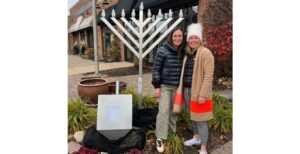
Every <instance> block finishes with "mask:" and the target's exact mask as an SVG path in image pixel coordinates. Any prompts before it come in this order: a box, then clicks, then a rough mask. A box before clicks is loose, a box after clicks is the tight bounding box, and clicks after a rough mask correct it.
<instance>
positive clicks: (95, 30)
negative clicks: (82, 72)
mask: <svg viewBox="0 0 300 154" xmlns="http://www.w3.org/2000/svg"><path fill="white" fill-rule="evenodd" d="M92 10H93V36H94V57H95V62H96V71H95V75H99V61H98V35H97V20H96V0H92Z"/></svg>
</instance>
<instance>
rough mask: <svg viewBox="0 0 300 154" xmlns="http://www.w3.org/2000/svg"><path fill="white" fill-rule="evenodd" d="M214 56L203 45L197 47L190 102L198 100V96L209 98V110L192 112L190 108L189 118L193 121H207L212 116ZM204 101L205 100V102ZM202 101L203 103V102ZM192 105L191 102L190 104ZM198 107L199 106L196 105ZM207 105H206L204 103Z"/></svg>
mask: <svg viewBox="0 0 300 154" xmlns="http://www.w3.org/2000/svg"><path fill="white" fill-rule="evenodd" d="M214 68H215V66H214V56H213V54H212V53H211V51H210V50H209V49H207V48H205V47H203V46H200V47H199V48H198V49H197V53H196V57H195V63H194V69H193V77H192V87H191V103H192V102H193V101H194V102H195V101H198V99H199V97H200V96H202V97H205V98H206V100H210V101H211V104H210V105H209V106H210V107H209V108H211V111H209V112H201V111H200V112H201V113H200V112H194V111H193V109H191V119H192V120H195V121H207V120H210V119H212V118H213V111H212V82H213V75H214ZM205 103H206V102H205ZM205 103H204V104H205ZM191 105H192V104H191ZM197 107H198V108H199V106H197ZM206 107H207V105H206Z"/></svg>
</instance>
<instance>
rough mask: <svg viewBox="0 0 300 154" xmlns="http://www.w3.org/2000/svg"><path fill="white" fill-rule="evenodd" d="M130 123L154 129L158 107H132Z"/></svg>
mask: <svg viewBox="0 0 300 154" xmlns="http://www.w3.org/2000/svg"><path fill="white" fill-rule="evenodd" d="M132 111H133V116H132V118H133V120H132V125H133V126H135V127H141V128H145V129H150V130H152V129H155V125H156V116H157V113H158V107H155V108H153V109H140V110H139V109H138V108H136V107H133V109H132Z"/></svg>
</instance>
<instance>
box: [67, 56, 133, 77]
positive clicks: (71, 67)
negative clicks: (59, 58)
mask: <svg viewBox="0 0 300 154" xmlns="http://www.w3.org/2000/svg"><path fill="white" fill-rule="evenodd" d="M132 66H134V65H133V63H130V62H114V63H102V62H99V71H103V70H111V69H116V68H126V67H132ZM95 71H96V62H94V61H91V60H87V59H83V58H81V57H79V56H78V55H77V56H76V55H68V75H76V74H83V73H90V72H95Z"/></svg>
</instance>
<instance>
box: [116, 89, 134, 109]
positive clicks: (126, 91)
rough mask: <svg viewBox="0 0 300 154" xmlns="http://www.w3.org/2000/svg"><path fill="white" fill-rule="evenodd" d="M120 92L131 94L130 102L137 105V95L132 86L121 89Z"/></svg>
mask: <svg viewBox="0 0 300 154" xmlns="http://www.w3.org/2000/svg"><path fill="white" fill-rule="evenodd" d="M120 93H121V94H132V103H133V105H134V106H137V104H138V95H137V93H136V92H135V91H134V89H132V88H127V89H125V90H122V91H121V92H120Z"/></svg>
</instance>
